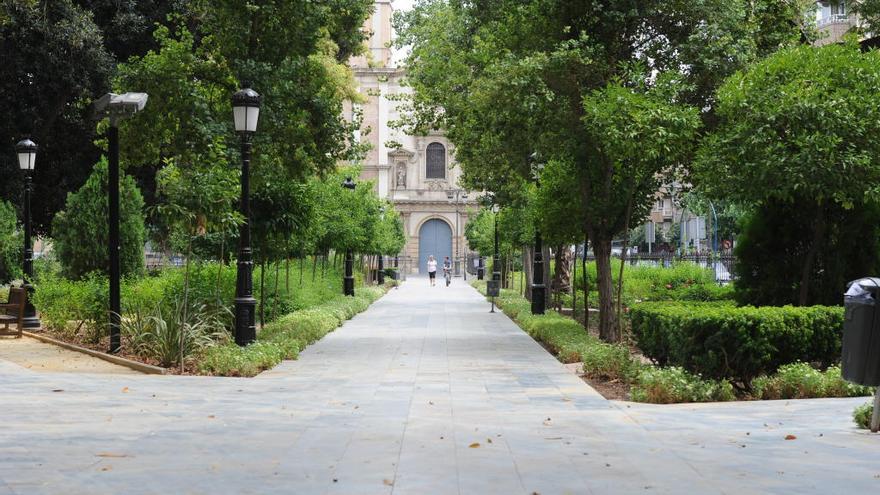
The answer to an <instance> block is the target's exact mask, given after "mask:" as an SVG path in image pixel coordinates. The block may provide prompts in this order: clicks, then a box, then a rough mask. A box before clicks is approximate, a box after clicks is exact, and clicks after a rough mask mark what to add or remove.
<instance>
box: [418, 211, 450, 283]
mask: <svg viewBox="0 0 880 495" xmlns="http://www.w3.org/2000/svg"><path fill="white" fill-rule="evenodd" d="M430 255H434V259H436V260H437V267H438V271H439V268H440V267H441V266H443V258H444V257H445V256H449V257H450V259H451V258H452V229H451V228H449V224H447V223H446V222H444V221H443V220H439V219H437V218H432V219H431V220H428V221H427V222H425V223H423V224H422V228H421V229H419V273H428V267H427V262H428V256H430Z"/></svg>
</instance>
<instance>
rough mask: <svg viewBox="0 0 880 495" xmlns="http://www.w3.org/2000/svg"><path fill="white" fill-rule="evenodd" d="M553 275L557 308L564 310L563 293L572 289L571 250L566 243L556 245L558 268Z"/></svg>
mask: <svg viewBox="0 0 880 495" xmlns="http://www.w3.org/2000/svg"><path fill="white" fill-rule="evenodd" d="M553 276H554V279H553V289H554V291H555V293H556V310H557V311H562V294H567V293H569V292H570V291H571V250H570V249H568V246H567V245H565V244H560V245H559V246H557V247H556V269H555V270H554V274H553Z"/></svg>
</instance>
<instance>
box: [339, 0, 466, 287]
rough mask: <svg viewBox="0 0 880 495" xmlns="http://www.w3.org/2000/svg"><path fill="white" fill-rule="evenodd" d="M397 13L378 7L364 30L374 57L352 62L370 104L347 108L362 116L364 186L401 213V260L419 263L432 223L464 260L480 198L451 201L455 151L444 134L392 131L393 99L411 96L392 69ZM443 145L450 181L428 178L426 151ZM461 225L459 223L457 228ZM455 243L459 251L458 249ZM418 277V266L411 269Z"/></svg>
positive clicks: (387, 6)
mask: <svg viewBox="0 0 880 495" xmlns="http://www.w3.org/2000/svg"><path fill="white" fill-rule="evenodd" d="M392 14H393V9H392V7H391V3H390V2H389V1H387V0H380V1H377V2H376V11H375V13H374V14H373V17H372V18H371V19H370V20H368V21H367V22H366V23H365V24H364V27H365V29H368V30H369V31H371V32H372V33H373V35H372V38H371V39H370V41H369V42H368V45H369V47H370V53H371V55H370V57H369V59H368V58H367V57H363V56H361V57H355V58H352V60H351V61H350V65H351V67H352V69H353V71H354V75H355V80H356V81H357V84H358V88H359V91H360V93H361V95H363V96H364V99H365V102H364V103H362V104H359V105H352V104H348V105H346V106H345V108H344V112H345V113H346V115H347V116H348V118H353V115H354V111H355V110H356V109H358V108H359V109H360V110H361V111H362V112H363V124H362V126H361V132H360V136H359V139H360V141H361V142H366V143H369V144H370V148H371V149H370V151H369V152H368V153H367V156H366V157H365V158H364V161H363V163H361V167H362V173H361V177H360V179H361V180H371V181H374V187H375V189H376V192H377V193H378V194H379V196H380V197H382V198H387V199H388V200H389V201H391V202H392V203H393V204H394V207H395V209H396V210H397V211H398V212H400V213H401V216H402V218H403V223H404V230H405V233H406V237H407V242H406V246H405V247H404V249H403V252H402V253H400V255H401V256H410V257H412V258H413V259H414V260H415V258H417V257H418V254H419V228H420V227H421V225H422V223H424V222H425V221H427V220H428V219H431V218H440V219H443V220H444V221H446V222H447V223H448V224H449V226H450V228H451V230H452V235H453V245H452V252H453V253H454V254H455V253H456V252H458V253H459V255H461V256H465V255H466V253H467V252H468V251H469V250H468V248H467V241H466V240H465V238H464V226H465V224H466V223H467V213H468V210H469V209H470V210H477V209H478V208H479V206H478V204H477V202H476V194H470V195H469V196H468V198H467V199H466V200H460V201H459V204H458V207H457V209H458V213H456V204H455V203H454V202H453V201H451V200H449V199H448V197H447V191H448V190H456V189H461V186H460V185H459V182H458V180H459V177H460V175H461V171H460V169H459V167H457V166H456V165H455V146H454V145H453V144H452V143H450V142H449V140H448V139H447V138H446V136H444V135H443V133H442V132H439V131H438V132H431V133H429V134H428V135H424V136H414V135H409V134H406V133H405V132H403V131H402V130H401V129H396V128H394V127H392V123H393V122H394V121H396V120H397V119H399V118H400V116H401V115H400V111H399V109H398V106H399V103H398V102H396V101H393V96H392V95H397V94H400V93H402V92H406V91H409V88H407V87H405V86H403V85H402V81H403V78H404V77H405V75H406V74H405V72H404V70H403V69H400V68H397V67H394V66H393V65H392V56H391V55H392V53H391V49H390V48H389V43H390V41H391V40H392V37H393V31H392V28H391V15H392ZM431 143H440V144H441V145H443V146H444V148H445V150H446V174H445V175H446V176H445V177H444V178H442V179H428V178H427V177H426V165H427V164H426V159H427V153H426V151H427V148H428V145H429V144H431ZM456 219H458V222H457V224H456ZM456 243H457V244H458V249H456ZM410 267H411V268H412V269H413V271H418V263H417V262H414V263H410Z"/></svg>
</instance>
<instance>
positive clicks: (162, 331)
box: [120, 300, 232, 367]
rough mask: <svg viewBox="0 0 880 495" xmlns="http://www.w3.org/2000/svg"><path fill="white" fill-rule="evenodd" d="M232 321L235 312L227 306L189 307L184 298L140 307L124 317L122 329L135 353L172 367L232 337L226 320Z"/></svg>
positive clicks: (127, 345) (127, 343) (129, 346)
mask: <svg viewBox="0 0 880 495" xmlns="http://www.w3.org/2000/svg"><path fill="white" fill-rule="evenodd" d="M231 320H232V312H231V311H229V310H227V309H225V308H224V309H222V310H216V309H210V308H208V307H207V306H205V305H204V304H192V305H191V307H189V308H185V306H184V304H183V302H182V300H175V301H174V302H172V303H170V304H159V305H157V306H155V307H154V308H152V310H147V309H146V308H144V307H138V308H136V309H135V311H134V312H133V313H131V314H129V315H127V317H125V318H123V319H122V323H121V325H120V332H121V333H122V335H123V337H124V338H125V343H126V347H127V348H128V349H130V350H131V351H132V352H134V353H135V354H137V355H139V356H142V357H145V358H148V359H152V360H155V361H157V362H158V363H159V365H160V366H165V367H168V366H172V365H175V364H179V363H180V360H181V358H182V359H183V360H184V361H185V360H186V359H187V358H189V357H191V356H193V355H194V354H197V353H199V352H201V351H202V350H203V349H205V348H206V347H210V346H212V345H214V344H215V343H217V342H223V341H225V340H228V337H229V333H228V332H227V331H226V324H227V323H226V322H228V321H231Z"/></svg>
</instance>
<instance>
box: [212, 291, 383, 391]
mask: <svg viewBox="0 0 880 495" xmlns="http://www.w3.org/2000/svg"><path fill="white" fill-rule="evenodd" d="M383 294H385V289H384V288H383V287H363V288H358V290H357V292H356V296H355V297H345V296H337V297H336V298H334V299H331V300H330V301H327V302H326V303H324V304H322V305H320V306H317V307H314V308H310V309H304V310H302V311H295V312H293V313H290V314H288V315H285V316H282V317H281V318H279V319H277V320H275V321H273V322H272V323H269V324H267V325H265V326H264V327H263V329H262V330H261V331H260V332H259V333H258V334H257V342H254V343H253V344H251V345H248V346H246V347H239V346H237V345H235V344H227V345H223V346H216V347H211V348H208V349H207V350H206V351H205V353H204V354H203V355H202V357H201V359H200V361H199V371H200V372H201V373H204V374H209V375H220V376H254V375H257V374H258V373H260V372H261V371H263V370H266V369H269V368H272V367H274V366H275V365H277V364H278V363H280V362H281V361H282V360H284V359H296V358H297V356H298V355H299V351H301V350H302V349H304V348H305V347H306V346H308V345H310V344H313V343H314V342H316V341H317V340H319V339H321V338H322V337H324V336H325V335H327V334H328V333H330V332H332V331H333V330H335V329H336V328H337V327H338V326H340V325H341V324H342V323H343V322H345V321H346V320H348V319H351V318H352V317H353V316H354V315H356V314H358V313H360V312H361V311H364V310H365V309H367V308H368V307H369V306H370V304H372V303H373V302H374V301H376V300H377V299H379V298H380V297H382V295H383Z"/></svg>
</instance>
